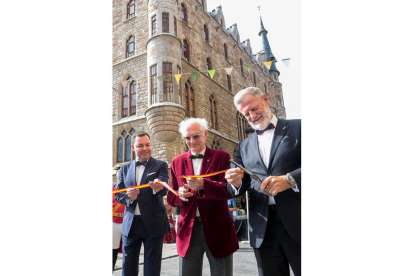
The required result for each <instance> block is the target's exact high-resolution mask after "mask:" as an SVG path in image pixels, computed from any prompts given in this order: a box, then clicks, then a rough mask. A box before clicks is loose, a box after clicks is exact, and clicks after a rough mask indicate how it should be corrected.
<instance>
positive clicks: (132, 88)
mask: <svg viewBox="0 0 414 276" xmlns="http://www.w3.org/2000/svg"><path fill="white" fill-rule="evenodd" d="M136 90H137V83H136V82H135V80H133V79H132V77H131V76H130V77H128V79H127V83H126V85H125V87H124V88H123V91H122V116H121V117H122V118H124V117H128V116H132V115H135V114H136V110H137V102H136Z"/></svg>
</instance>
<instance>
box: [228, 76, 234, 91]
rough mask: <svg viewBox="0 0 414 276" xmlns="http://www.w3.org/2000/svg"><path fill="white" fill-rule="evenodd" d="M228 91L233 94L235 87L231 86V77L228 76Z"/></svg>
mask: <svg viewBox="0 0 414 276" xmlns="http://www.w3.org/2000/svg"><path fill="white" fill-rule="evenodd" d="M227 89H228V90H229V91H230V92H233V87H232V86H231V76H230V75H227Z"/></svg>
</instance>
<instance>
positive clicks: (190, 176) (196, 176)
mask: <svg viewBox="0 0 414 276" xmlns="http://www.w3.org/2000/svg"><path fill="white" fill-rule="evenodd" d="M226 171H227V170H223V171H218V172H214V173H209V174H202V175H185V176H181V178H200V177H209V176H213V175H216V174H220V173H225V172H226ZM241 172H242V173H244V171H243V170H241Z"/></svg>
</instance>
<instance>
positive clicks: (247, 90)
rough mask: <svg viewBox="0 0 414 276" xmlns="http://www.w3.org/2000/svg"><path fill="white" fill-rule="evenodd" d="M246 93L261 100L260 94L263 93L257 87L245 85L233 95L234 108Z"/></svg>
mask: <svg viewBox="0 0 414 276" xmlns="http://www.w3.org/2000/svg"><path fill="white" fill-rule="evenodd" d="M246 95H252V96H255V97H256V98H259V99H260V100H262V96H263V95H264V93H263V92H262V91H261V90H260V89H259V88H257V87H247V88H245V89H243V90H240V91H239V92H238V93H237V94H236V96H234V106H235V107H236V108H237V105H238V104H239V103H241V102H242V101H243V100H244V97H246Z"/></svg>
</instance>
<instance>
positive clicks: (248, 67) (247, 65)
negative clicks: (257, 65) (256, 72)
mask: <svg viewBox="0 0 414 276" xmlns="http://www.w3.org/2000/svg"><path fill="white" fill-rule="evenodd" d="M245 67H246V69H247V71H248V72H249V73H250V69H252V64H246V65H245Z"/></svg>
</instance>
